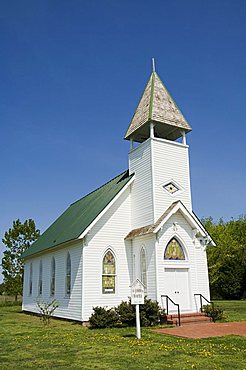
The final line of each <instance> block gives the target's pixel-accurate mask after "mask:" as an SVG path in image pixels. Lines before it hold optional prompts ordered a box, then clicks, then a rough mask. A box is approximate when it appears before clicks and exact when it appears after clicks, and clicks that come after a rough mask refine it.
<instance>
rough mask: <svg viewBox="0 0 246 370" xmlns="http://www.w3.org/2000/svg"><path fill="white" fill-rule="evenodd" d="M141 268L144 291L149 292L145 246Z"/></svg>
mask: <svg viewBox="0 0 246 370" xmlns="http://www.w3.org/2000/svg"><path fill="white" fill-rule="evenodd" d="M140 268H141V282H142V283H143V285H144V291H145V292H147V264H146V254H145V250H144V248H142V249H141V252H140Z"/></svg>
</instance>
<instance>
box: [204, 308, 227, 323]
mask: <svg viewBox="0 0 246 370" xmlns="http://www.w3.org/2000/svg"><path fill="white" fill-rule="evenodd" d="M202 308H203V312H205V313H206V315H207V316H208V317H210V318H211V319H212V321H213V322H215V321H217V320H222V319H223V313H224V311H223V309H222V308H221V307H219V306H215V305H211V304H207V305H205V306H203V307H202Z"/></svg>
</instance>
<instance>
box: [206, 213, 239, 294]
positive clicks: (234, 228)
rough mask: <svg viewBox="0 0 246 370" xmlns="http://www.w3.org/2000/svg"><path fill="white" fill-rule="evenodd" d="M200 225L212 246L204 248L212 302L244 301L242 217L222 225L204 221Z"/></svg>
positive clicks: (210, 219) (212, 221) (220, 221)
mask: <svg viewBox="0 0 246 370" xmlns="http://www.w3.org/2000/svg"><path fill="white" fill-rule="evenodd" d="M202 221H203V225H204V226H205V228H206V230H207V231H208V232H209V234H210V236H211V237H212V238H213V240H214V241H215V243H216V246H212V245H209V246H208V247H207V258H208V271H209V281H210V291H211V296H212V298H213V299H215V298H222V299H246V215H242V216H240V217H239V218H237V219H231V220H230V221H227V222H225V221H224V220H223V219H220V220H219V221H218V222H215V221H214V220H213V219H212V217H209V218H206V219H204V220H202Z"/></svg>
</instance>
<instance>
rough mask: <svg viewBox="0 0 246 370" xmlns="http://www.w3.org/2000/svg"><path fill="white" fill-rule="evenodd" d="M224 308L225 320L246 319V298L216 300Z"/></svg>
mask: <svg viewBox="0 0 246 370" xmlns="http://www.w3.org/2000/svg"><path fill="white" fill-rule="evenodd" d="M214 303H215V304H216V305H218V306H221V307H222V308H223V310H224V315H225V321H246V300H244V301H214Z"/></svg>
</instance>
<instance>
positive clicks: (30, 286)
mask: <svg viewBox="0 0 246 370" xmlns="http://www.w3.org/2000/svg"><path fill="white" fill-rule="evenodd" d="M29 295H32V262H31V263H30V271H29Z"/></svg>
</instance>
